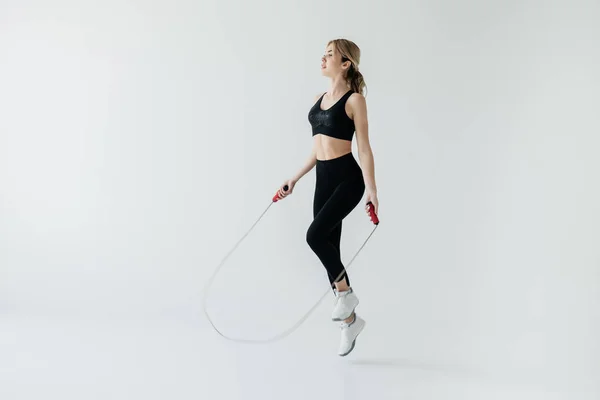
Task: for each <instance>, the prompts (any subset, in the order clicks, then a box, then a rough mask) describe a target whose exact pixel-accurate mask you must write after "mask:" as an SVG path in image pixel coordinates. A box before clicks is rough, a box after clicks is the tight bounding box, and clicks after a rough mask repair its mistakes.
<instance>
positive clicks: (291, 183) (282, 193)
mask: <svg viewBox="0 0 600 400" xmlns="http://www.w3.org/2000/svg"><path fill="white" fill-rule="evenodd" d="M286 185H287V187H288V189H287V190H283V188H284V187H285V186H286ZM295 185H296V181H295V180H293V179H288V180H287V181H285V182H283V185H281V187H280V188H279V190H278V191H277V194H278V195H279V197H280V198H284V197H286V196H288V195H290V194H292V192H293V191H294V186H295Z"/></svg>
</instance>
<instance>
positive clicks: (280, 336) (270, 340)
mask: <svg viewBox="0 0 600 400" xmlns="http://www.w3.org/2000/svg"><path fill="white" fill-rule="evenodd" d="M273 204H274V202H271V203H270V204H269V206H268V207H267V208H266V209H265V211H263V212H262V214H260V216H259V217H258V219H257V220H256V221H255V222H254V224H252V226H251V227H250V229H248V231H247V232H246V233H245V234H244V235H243V236H242V237H241V238H240V240H238V242H237V243H236V244H235V246H233V248H232V249H231V250H230V251H229V253H227V255H225V257H224V258H223V260H221V262H220V263H219V265H218V266H217V268H216V269H215V272H214V273H213V275H212V276H211V278H210V279H209V281H208V283H207V285H206V288H205V289H204V296H203V300H202V302H203V304H204V306H203V309H204V314H205V315H206V318H207V319H208V321H209V322H210V324H211V325H212V327H213V328H214V330H215V331H216V332H217V333H218V334H219V335H221V336H222V337H224V338H225V339H228V340H231V341H234V342H239V343H246V344H266V343H273V342H277V341H279V340H281V339H283V338H285V337H286V336H288V335H290V334H291V333H292V332H294V331H295V330H296V329H298V328H299V327H300V325H302V323H304V321H305V320H306V319H307V318H308V317H309V316H310V314H312V312H313V311H314V310H315V309H316V308H317V307H318V306H319V304H321V302H322V301H323V300H324V299H325V297H327V295H328V294H329V293H330V291H331V288H329V289H328V290H327V291H326V292H325V293H324V294H323V296H322V297H321V299H319V301H317V303H316V304H315V305H314V306H313V307H312V308H311V309H310V310H308V312H307V313H306V314H305V315H304V316H303V317H302V318H300V320H299V321H298V322H297V323H296V324H295V325H293V326H292V327H291V328H289V329H287V330H285V331H283V332H281V333H279V334H277V335H275V336H273V337H271V338H268V339H259V340H250V339H236V338H233V337H230V336H227V335H225V334H224V333H223V332H221V331H220V330H219V329H218V328H217V327H216V326H215V324H214V323H213V321H212V320H211V319H210V316H209V315H208V311H207V309H206V299H207V298H208V290H209V289H210V287H211V286H212V283H213V281H214V279H215V277H216V276H217V274H218V273H219V270H220V269H221V267H222V266H223V264H225V261H226V260H227V258H229V256H230V255H231V254H232V253H233V252H234V251H235V249H236V248H237V247H238V246H239V244H240V243H241V242H242V241H243V240H244V239H245V238H246V236H248V234H249V233H250V232H251V231H252V229H254V227H255V226H256V224H257V223H258V222H259V221H260V220H261V219H262V217H263V216H264V215H265V214H266V212H267V211H268V210H269V208H270V207H271V206H272V205H273ZM378 226H379V225H377V224H376V225H375V227H374V228H373V230H372V231H371V233H370V234H369V236H367V238H366V239H365V241H364V243H363V244H362V245H361V246H360V248H359V249H358V251H357V252H356V253H355V254H354V256H353V257H352V259H351V260H350V261H349V262H348V264H347V265H346V267H345V270H347V269H348V267H349V266H350V264H352V261H354V259H355V258H356V256H357V255H358V253H360V251H361V250H362V248H363V247H364V246H365V245H366V244H367V242H368V241H369V239H370V238H371V235H373V233H374V232H375V230H376V229H377V227H378ZM345 270H344V271H342V272H341V273H340V274H339V275H338V277H337V278H336V279H335V282H337V280H338V279H339V278H341V277H342V275H343V274H344V272H345Z"/></svg>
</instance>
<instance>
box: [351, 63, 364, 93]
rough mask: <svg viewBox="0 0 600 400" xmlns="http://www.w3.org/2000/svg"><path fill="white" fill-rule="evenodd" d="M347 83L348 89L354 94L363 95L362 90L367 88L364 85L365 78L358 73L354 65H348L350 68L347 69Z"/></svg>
mask: <svg viewBox="0 0 600 400" xmlns="http://www.w3.org/2000/svg"><path fill="white" fill-rule="evenodd" d="M347 81H348V83H349V84H350V88H351V89H352V90H353V91H354V92H355V93H360V94H362V95H364V90H365V88H366V86H367V85H366V84H365V78H364V77H363V75H362V74H361V73H360V71H359V70H358V68H356V67H355V66H354V63H352V64H350V68H349V69H348V75H347Z"/></svg>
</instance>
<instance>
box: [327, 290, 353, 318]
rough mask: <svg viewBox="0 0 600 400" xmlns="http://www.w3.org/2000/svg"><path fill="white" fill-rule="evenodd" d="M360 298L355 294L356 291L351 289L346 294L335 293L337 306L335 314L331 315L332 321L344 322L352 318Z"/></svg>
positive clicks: (335, 306)
mask: <svg viewBox="0 0 600 400" xmlns="http://www.w3.org/2000/svg"><path fill="white" fill-rule="evenodd" d="M358 303H359V301H358V297H356V294H355V293H354V290H352V288H350V289H349V290H346V291H345V292H338V291H337V290H336V291H335V305H334V307H333V312H332V313H331V319H332V320H333V321H343V320H345V319H348V318H350V317H351V316H352V313H353V312H354V309H355V308H356V306H358Z"/></svg>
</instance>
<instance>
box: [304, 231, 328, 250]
mask: <svg viewBox="0 0 600 400" xmlns="http://www.w3.org/2000/svg"><path fill="white" fill-rule="evenodd" d="M325 240H326V238H325V237H324V235H323V234H322V233H321V232H320V231H319V230H318V229H317V228H315V226H314V225H311V226H310V227H309V228H308V229H307V231H306V243H308V245H309V246H310V247H311V248H312V249H313V250H315V249H318V248H319V247H320V246H321V245H322V244H323V242H325Z"/></svg>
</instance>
